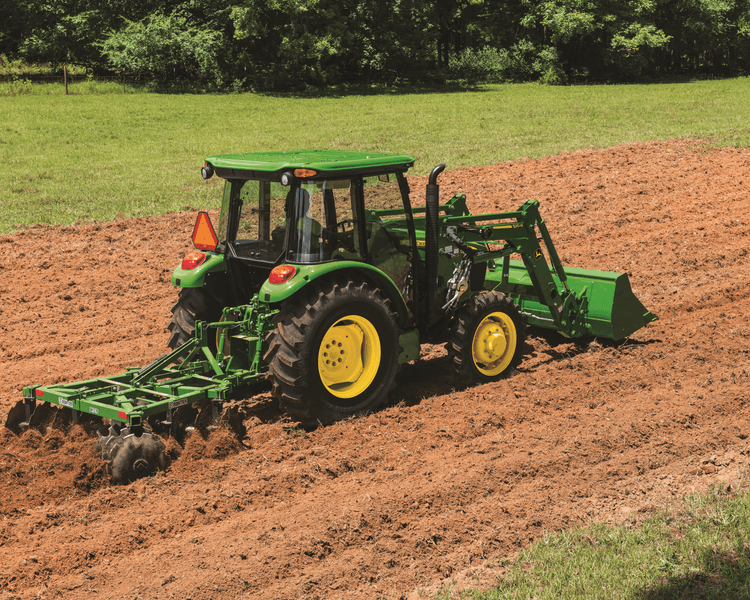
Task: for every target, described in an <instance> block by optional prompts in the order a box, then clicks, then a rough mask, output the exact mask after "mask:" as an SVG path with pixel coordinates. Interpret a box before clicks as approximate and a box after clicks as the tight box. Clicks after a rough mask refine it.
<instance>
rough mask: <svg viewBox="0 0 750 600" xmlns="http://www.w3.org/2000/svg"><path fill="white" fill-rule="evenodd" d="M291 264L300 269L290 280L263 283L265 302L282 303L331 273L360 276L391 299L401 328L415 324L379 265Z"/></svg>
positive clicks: (261, 296)
mask: <svg viewBox="0 0 750 600" xmlns="http://www.w3.org/2000/svg"><path fill="white" fill-rule="evenodd" d="M292 266H293V267H295V268H296V270H297V272H296V273H295V274H294V276H293V277H292V278H291V279H290V280H289V281H287V282H285V283H280V284H272V283H269V282H268V281H266V282H265V283H264V284H263V285H262V286H261V288H260V293H259V296H260V299H261V300H262V301H263V302H267V303H276V302H282V301H284V300H286V299H287V298H290V297H291V296H293V295H294V294H296V293H297V292H299V291H300V290H301V289H302V288H303V287H305V286H306V285H307V284H309V283H312V282H313V281H315V280H316V279H320V278H321V277H327V276H328V275H333V274H336V275H338V274H341V275H343V276H344V277H348V278H350V279H351V278H353V277H354V276H357V275H358V276H359V277H361V278H364V279H366V280H368V281H371V282H372V283H373V284H374V285H376V286H377V287H378V289H380V291H381V292H382V293H383V295H384V296H385V297H386V298H388V299H389V300H390V301H391V308H392V309H393V310H394V311H395V312H396V315H397V322H398V326H399V327H401V328H402V329H410V328H411V327H412V323H411V316H410V315H409V309H408V308H407V307H406V302H404V298H403V296H402V295H401V291H400V290H399V289H398V287H397V286H396V284H395V283H393V280H392V279H391V278H390V277H388V275H386V274H385V273H383V271H381V270H380V269H378V268H377V267H373V266H372V265H368V264H367V263H361V262H356V261H351V260H341V261H336V262H331V263H323V264H317V265H292Z"/></svg>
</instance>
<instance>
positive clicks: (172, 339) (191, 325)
mask: <svg viewBox="0 0 750 600" xmlns="http://www.w3.org/2000/svg"><path fill="white" fill-rule="evenodd" d="M222 308H223V307H222V305H221V303H220V302H219V301H218V300H217V299H216V298H214V297H213V296H212V295H211V294H210V293H209V292H208V291H207V290H206V289H205V288H182V289H181V290H180V294H179V296H178V298H177V302H176V303H175V305H174V306H173V307H172V320H171V321H170V323H169V325H167V329H169V342H167V345H168V346H169V347H170V348H171V349H172V350H174V349H175V348H177V347H178V346H182V344H184V343H185V342H187V341H188V340H190V339H191V338H192V337H193V333H194V332H195V322H196V321H208V322H216V321H218V320H219V319H220V318H221V310H222Z"/></svg>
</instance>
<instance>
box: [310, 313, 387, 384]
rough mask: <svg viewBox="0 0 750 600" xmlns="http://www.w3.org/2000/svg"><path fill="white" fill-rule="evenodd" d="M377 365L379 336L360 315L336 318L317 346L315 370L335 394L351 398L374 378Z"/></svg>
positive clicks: (378, 360) (378, 362) (378, 359)
mask: <svg viewBox="0 0 750 600" xmlns="http://www.w3.org/2000/svg"><path fill="white" fill-rule="evenodd" d="M379 366H380V338H379V337H378V332H377V330H376V329H375V327H373V325H372V323H370V321H368V320H367V319H365V318H364V317H360V316H359V315H350V316H347V317H343V318H342V319H339V320H338V321H336V322H335V323H334V324H333V325H331V327H330V328H329V329H328V331H326V333H325V335H324V336H323V341H322V342H321V344H320V350H318V373H319V374H320V380H321V381H322V382H323V385H324V386H325V388H326V389H327V390H328V391H329V392H331V394H333V395H334V396H336V397H337V398H354V397H355V396H358V395H359V394H361V393H362V392H364V391H365V390H366V389H367V388H368V387H369V385H370V384H371V383H372V382H373V380H374V379H375V376H376V375H377V373H378V367H379Z"/></svg>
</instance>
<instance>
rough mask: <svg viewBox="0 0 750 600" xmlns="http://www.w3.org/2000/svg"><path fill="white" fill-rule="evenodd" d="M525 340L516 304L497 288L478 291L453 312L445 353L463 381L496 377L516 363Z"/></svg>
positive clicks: (476, 380)
mask: <svg viewBox="0 0 750 600" xmlns="http://www.w3.org/2000/svg"><path fill="white" fill-rule="evenodd" d="M525 340H526V333H525V331H524V324H523V320H522V318H521V314H520V313H519V312H518V307H517V306H516V305H514V304H513V302H512V301H511V300H510V298H508V297H507V296H505V294H502V293H500V292H493V291H485V292H480V293H479V294H477V295H476V296H474V297H473V298H471V299H470V300H469V301H468V302H466V304H465V305H464V306H463V307H461V309H460V310H459V312H458V314H457V315H456V324H455V326H454V328H453V332H452V335H451V339H450V342H449V343H448V354H449V356H450V360H451V363H452V365H453V368H454V369H455V370H456V373H457V374H458V375H459V377H460V378H461V379H462V380H463V381H467V382H469V383H480V382H487V381H496V380H498V379H500V378H502V377H503V376H505V375H507V374H508V372H509V370H510V369H512V368H514V367H516V366H518V364H519V363H520V362H521V358H522V356H523V346H524V341H525Z"/></svg>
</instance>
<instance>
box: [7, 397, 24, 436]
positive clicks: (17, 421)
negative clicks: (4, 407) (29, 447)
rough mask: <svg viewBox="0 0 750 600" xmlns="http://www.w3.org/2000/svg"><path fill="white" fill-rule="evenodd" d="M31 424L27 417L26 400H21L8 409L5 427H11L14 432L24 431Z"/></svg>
mask: <svg viewBox="0 0 750 600" xmlns="http://www.w3.org/2000/svg"><path fill="white" fill-rule="evenodd" d="M28 426H29V423H28V420H27V418H26V402H24V401H23V400H19V401H18V402H16V403H15V404H14V405H13V406H12V407H11V409H10V410H9V411H8V416H7V417H5V428H6V429H10V430H11V431H12V432H13V433H15V434H19V433H22V432H23V431H24V430H25V429H26V428H27V427H28Z"/></svg>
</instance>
